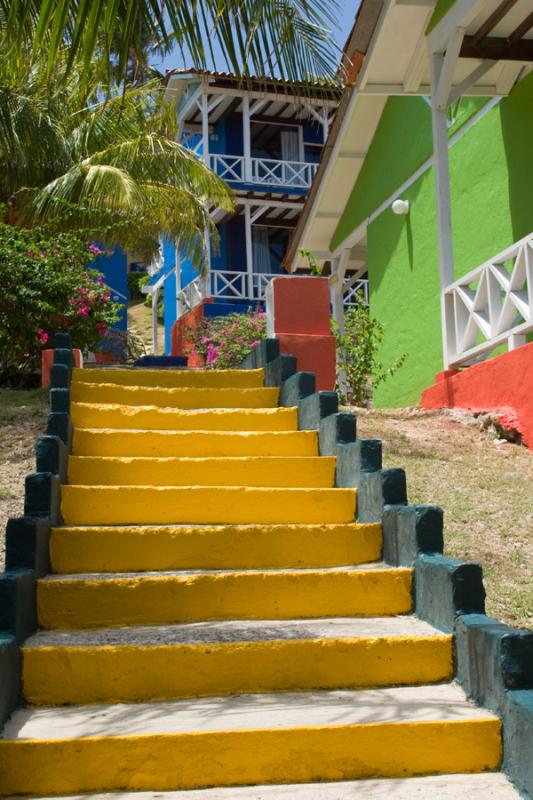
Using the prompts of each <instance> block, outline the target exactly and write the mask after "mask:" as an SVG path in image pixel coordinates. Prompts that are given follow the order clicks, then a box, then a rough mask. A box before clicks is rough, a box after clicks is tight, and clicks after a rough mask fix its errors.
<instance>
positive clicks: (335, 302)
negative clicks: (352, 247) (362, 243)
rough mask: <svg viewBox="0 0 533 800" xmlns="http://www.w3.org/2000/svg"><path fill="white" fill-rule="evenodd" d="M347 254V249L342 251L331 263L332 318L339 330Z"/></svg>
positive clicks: (342, 316)
mask: <svg viewBox="0 0 533 800" xmlns="http://www.w3.org/2000/svg"><path fill="white" fill-rule="evenodd" d="M349 256H350V251H349V250H343V251H342V253H341V255H340V258H337V259H336V260H335V261H334V262H333V264H332V270H331V279H330V300H331V306H332V311H333V319H334V320H335V322H336V323H337V325H338V326H339V328H340V330H341V332H344V276H345V274H346V267H347V266H348V259H349Z"/></svg>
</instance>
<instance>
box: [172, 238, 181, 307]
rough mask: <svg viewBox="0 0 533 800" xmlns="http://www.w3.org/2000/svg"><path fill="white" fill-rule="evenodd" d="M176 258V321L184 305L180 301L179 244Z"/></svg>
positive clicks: (175, 245) (176, 248) (175, 247)
mask: <svg viewBox="0 0 533 800" xmlns="http://www.w3.org/2000/svg"><path fill="white" fill-rule="evenodd" d="M174 258H175V262H176V263H175V266H174V273H175V275H176V319H179V318H180V317H181V307H182V303H181V300H180V292H181V258H180V254H179V250H178V243H177V242H174Z"/></svg>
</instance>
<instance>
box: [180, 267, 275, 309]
mask: <svg viewBox="0 0 533 800" xmlns="http://www.w3.org/2000/svg"><path fill="white" fill-rule="evenodd" d="M275 277H276V275H275V274H274V273H254V274H252V275H248V273H247V272H237V271H232V270H218V269H215V270H213V271H212V272H211V273H210V275H209V277H207V276H206V277H204V278H201V277H198V278H195V280H194V281H192V282H191V283H189V284H188V285H187V286H186V287H185V289H183V290H182V291H181V292H179V293H178V303H179V305H180V314H184V313H186V312H187V311H190V310H191V309H192V308H194V307H195V306H197V305H199V304H200V303H201V302H202V300H205V299H207V298H208V297H218V298H220V299H221V300H244V301H249V302H251V301H254V300H255V301H257V302H261V301H263V300H264V299H265V294H266V289H267V286H268V284H269V283H270V280H271V279H272V278H275Z"/></svg>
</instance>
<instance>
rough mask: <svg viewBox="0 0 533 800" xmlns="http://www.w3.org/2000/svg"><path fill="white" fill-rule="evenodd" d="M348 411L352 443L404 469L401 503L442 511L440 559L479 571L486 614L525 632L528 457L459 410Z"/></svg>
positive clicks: (532, 566)
mask: <svg viewBox="0 0 533 800" xmlns="http://www.w3.org/2000/svg"><path fill="white" fill-rule="evenodd" d="M356 413H357V416H358V424H357V435H358V437H359V438H361V439H373V438H378V439H382V441H383V465H384V466H385V467H403V468H404V469H405V470H406V473H407V491H408V500H409V502H410V503H413V504H416V503H425V504H430V505H439V506H442V508H443V509H444V526H445V528H444V541H445V552H446V554H447V555H451V556H456V557H457V558H463V559H466V560H472V561H479V562H480V563H481V564H482V565H483V570H484V577H485V588H486V590H487V613H488V614H491V615H493V616H495V617H498V619H500V620H502V621H503V622H506V623H508V624H509V625H519V626H521V627H528V628H533V453H532V452H531V451H530V450H527V449H526V448H525V447H521V446H518V445H515V444H509V443H508V442H506V441H505V440H502V439H497V438H494V437H492V436H491V435H490V434H488V433H487V432H485V431H483V432H481V431H480V430H479V429H478V427H477V426H476V424H475V420H474V419H473V418H472V417H471V416H470V415H468V414H463V413H461V412H459V413H457V412H453V411H452V412H444V413H443V412H431V411H423V410H421V409H416V408H415V409H398V410H371V411H365V410H361V409H357V412H356Z"/></svg>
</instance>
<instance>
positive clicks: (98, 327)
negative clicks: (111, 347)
mask: <svg viewBox="0 0 533 800" xmlns="http://www.w3.org/2000/svg"><path fill="white" fill-rule="evenodd" d="M96 330H97V331H98V333H105V332H106V330H107V325H106V324H105V322H97V323H96Z"/></svg>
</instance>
